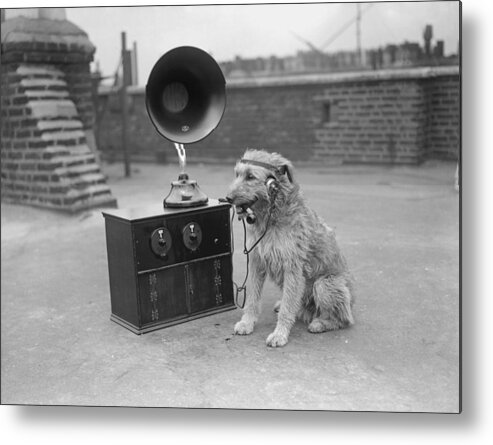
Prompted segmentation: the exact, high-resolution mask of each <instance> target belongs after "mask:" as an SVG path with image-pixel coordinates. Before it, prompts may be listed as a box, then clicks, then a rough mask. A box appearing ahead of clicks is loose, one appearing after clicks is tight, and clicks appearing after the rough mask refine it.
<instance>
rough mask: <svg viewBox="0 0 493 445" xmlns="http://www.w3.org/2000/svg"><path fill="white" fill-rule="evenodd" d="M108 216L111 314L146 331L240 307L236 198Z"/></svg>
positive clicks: (134, 329) (138, 331) (108, 213)
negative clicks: (233, 224) (233, 222)
mask: <svg viewBox="0 0 493 445" xmlns="http://www.w3.org/2000/svg"><path fill="white" fill-rule="evenodd" d="M103 216H104V218H105V227H106V247H107V252H108V270H109V281H110V293H111V320H113V321H114V322H116V323H118V324H120V325H122V326H124V327H125V328H127V329H129V330H131V331H132V332H134V333H136V334H143V333H146V332H149V331H153V330H156V329H160V328H163V327H166V326H170V325H174V324H177V323H183V322H185V321H188V320H192V319H195V318H199V317H203V316H206V315H210V314H215V313H217V312H222V311H227V310H231V309H235V308H236V306H235V303H234V296H233V281H232V246H231V230H230V205H229V204H226V203H220V202H218V201H216V200H212V199H211V200H209V202H208V203H207V204H205V205H201V206H199V207H190V208H165V209H163V208H162V207H156V208H151V209H129V210H111V211H105V212H103Z"/></svg>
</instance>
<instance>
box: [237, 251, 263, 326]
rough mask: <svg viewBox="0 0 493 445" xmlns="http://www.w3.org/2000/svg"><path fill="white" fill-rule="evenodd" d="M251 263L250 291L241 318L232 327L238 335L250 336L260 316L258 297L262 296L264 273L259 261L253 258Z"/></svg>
mask: <svg viewBox="0 0 493 445" xmlns="http://www.w3.org/2000/svg"><path fill="white" fill-rule="evenodd" d="M253 255H256V253H255V252H254V254H253ZM252 263H253V267H252V274H251V279H250V284H251V285H252V290H251V292H249V294H248V295H247V299H246V302H245V308H244V309H243V316H242V317H241V320H240V321H239V322H238V323H236V324H235V327H234V333H235V334H238V335H248V334H251V333H252V332H253V328H254V326H255V323H256V322H257V320H258V316H259V314H260V297H261V295H262V288H263V286H264V282H265V277H266V271H265V266H264V265H263V264H262V263H261V261H260V259H258V258H254V261H252Z"/></svg>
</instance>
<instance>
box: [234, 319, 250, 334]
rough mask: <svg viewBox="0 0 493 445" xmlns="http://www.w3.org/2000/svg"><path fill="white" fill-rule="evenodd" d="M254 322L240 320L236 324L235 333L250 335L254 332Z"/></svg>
mask: <svg viewBox="0 0 493 445" xmlns="http://www.w3.org/2000/svg"><path fill="white" fill-rule="evenodd" d="M253 326H254V323H253V322H246V321H244V320H240V321H239V322H238V323H236V324H235V334H237V335H248V334H251V333H252V332H253Z"/></svg>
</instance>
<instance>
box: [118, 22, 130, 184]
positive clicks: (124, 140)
mask: <svg viewBox="0 0 493 445" xmlns="http://www.w3.org/2000/svg"><path fill="white" fill-rule="evenodd" d="M126 61H127V35H126V33H125V32H122V86H121V89H120V100H121V106H122V150H123V160H124V163H125V177H127V178H129V177H130V159H129V155H128V145H127V139H128V137H127V122H128V110H127V82H128V79H127V75H126V72H127V69H126Z"/></svg>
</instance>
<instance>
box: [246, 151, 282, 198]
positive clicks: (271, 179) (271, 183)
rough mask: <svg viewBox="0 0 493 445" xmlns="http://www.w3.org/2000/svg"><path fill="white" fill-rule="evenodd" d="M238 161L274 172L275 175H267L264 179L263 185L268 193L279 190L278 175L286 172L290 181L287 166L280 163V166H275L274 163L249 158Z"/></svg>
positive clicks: (272, 193)
mask: <svg viewBox="0 0 493 445" xmlns="http://www.w3.org/2000/svg"><path fill="white" fill-rule="evenodd" d="M240 163H241V164H249V165H255V166H257V167H263V168H266V169H267V170H270V171H273V172H274V173H275V174H276V176H277V177H276V176H274V175H272V174H271V175H269V176H268V177H267V180H266V181H265V185H266V187H267V192H268V193H269V195H274V194H277V192H278V191H279V180H278V177H279V176H282V175H284V174H286V173H287V174H288V178H289V180H290V181H291V176H290V175H289V171H288V167H287V166H286V165H281V166H280V167H276V166H275V165H272V164H267V163H265V162H260V161H254V160H251V159H241V160H240Z"/></svg>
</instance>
